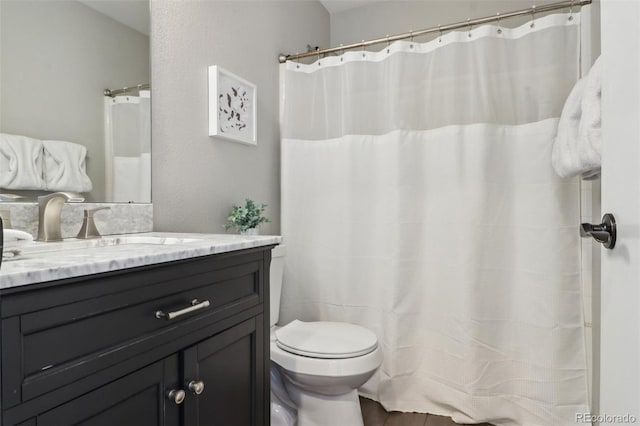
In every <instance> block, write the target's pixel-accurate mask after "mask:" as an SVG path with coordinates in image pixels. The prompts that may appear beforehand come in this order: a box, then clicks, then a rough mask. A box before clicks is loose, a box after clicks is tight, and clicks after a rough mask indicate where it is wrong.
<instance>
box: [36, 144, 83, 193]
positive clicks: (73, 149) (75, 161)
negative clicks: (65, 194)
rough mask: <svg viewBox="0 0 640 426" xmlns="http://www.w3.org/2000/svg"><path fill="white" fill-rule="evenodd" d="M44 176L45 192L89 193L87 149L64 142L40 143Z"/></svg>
mask: <svg viewBox="0 0 640 426" xmlns="http://www.w3.org/2000/svg"><path fill="white" fill-rule="evenodd" d="M42 144H43V146H44V176H45V185H46V189H47V191H72V192H89V191H91V190H92V189H93V185H92V183H91V179H90V178H89V176H87V171H86V157H87V148H85V147H84V146H82V145H79V144H77V143H72V142H65V141H50V140H45V141H43V142H42Z"/></svg>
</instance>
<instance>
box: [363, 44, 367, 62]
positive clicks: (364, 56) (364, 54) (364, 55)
mask: <svg viewBox="0 0 640 426" xmlns="http://www.w3.org/2000/svg"><path fill="white" fill-rule="evenodd" d="M365 47H366V45H365V44H364V40H362V57H363V58H366V57H367V54H366V53H365V51H364V48H365Z"/></svg>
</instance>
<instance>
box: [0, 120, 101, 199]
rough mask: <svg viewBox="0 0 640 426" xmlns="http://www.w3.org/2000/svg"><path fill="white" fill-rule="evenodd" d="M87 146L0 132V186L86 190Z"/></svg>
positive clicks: (88, 181)
mask: <svg viewBox="0 0 640 426" xmlns="http://www.w3.org/2000/svg"><path fill="white" fill-rule="evenodd" d="M86 157H87V148H85V147H84V146H82V145H78V144H75V143H71V142H63V141H50V140H45V141H41V140H38V139H32V138H28V137H26V136H19V135H9V134H6V133H0V188H5V189H31V190H41V191H72V192H88V191H91V189H93V185H92V184H91V179H89V176H87V173H86V166H85V161H86Z"/></svg>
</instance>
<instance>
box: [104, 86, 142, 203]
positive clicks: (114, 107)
mask: <svg viewBox="0 0 640 426" xmlns="http://www.w3.org/2000/svg"><path fill="white" fill-rule="evenodd" d="M104 105H105V141H106V143H105V151H106V152H105V159H106V164H105V178H106V193H107V200H109V201H113V202H137V203H150V202H151V96H150V92H149V91H148V90H141V91H140V93H139V96H131V95H125V96H116V97H110V96H105V98H104Z"/></svg>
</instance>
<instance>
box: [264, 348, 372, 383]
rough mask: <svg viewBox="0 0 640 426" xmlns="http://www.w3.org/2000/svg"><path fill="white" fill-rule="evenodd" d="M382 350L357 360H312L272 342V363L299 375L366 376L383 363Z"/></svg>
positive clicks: (329, 376) (328, 376) (356, 358)
mask: <svg viewBox="0 0 640 426" xmlns="http://www.w3.org/2000/svg"><path fill="white" fill-rule="evenodd" d="M382 358H383V355H382V350H381V349H380V347H377V348H375V349H374V350H373V351H372V352H369V353H368V354H366V355H362V356H359V357H355V358H334V359H326V358H325V359H323V358H310V357H307V356H302V355H296V354H293V353H291V352H287V351H285V350H283V349H280V347H279V346H278V345H277V344H276V342H271V361H273V362H275V363H276V364H277V365H279V366H280V367H282V368H283V369H285V370H288V371H292V372H295V373H297V374H307V375H311V376H324V377H327V378H331V377H345V376H355V375H359V374H366V373H367V372H371V371H374V370H376V369H377V368H378V367H379V366H380V364H381V363H382Z"/></svg>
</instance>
